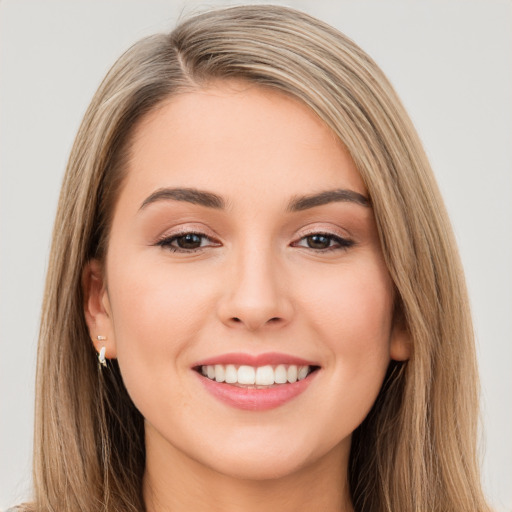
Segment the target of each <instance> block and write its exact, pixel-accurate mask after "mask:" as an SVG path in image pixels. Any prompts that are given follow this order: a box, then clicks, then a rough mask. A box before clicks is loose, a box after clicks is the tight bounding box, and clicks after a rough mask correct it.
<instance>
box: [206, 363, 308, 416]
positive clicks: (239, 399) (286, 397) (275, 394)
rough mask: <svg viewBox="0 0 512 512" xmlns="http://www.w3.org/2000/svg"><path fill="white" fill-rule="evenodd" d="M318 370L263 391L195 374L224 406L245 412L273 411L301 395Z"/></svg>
mask: <svg viewBox="0 0 512 512" xmlns="http://www.w3.org/2000/svg"><path fill="white" fill-rule="evenodd" d="M317 373H318V370H317V371H315V372H313V373H310V374H309V375H308V376H307V377H306V378H305V379H302V380H298V381H297V382H294V383H292V384H278V385H276V386H273V387H270V388H264V389H256V388H244V387H238V386H234V385H231V384H226V383H224V382H217V381H215V380H211V379H208V378H207V377H204V376H203V375H201V374H200V373H198V372H196V374H197V376H198V377H199V379H200V381H201V383H202V384H203V386H204V387H205V388H206V390H207V391H208V392H209V393H211V394H212V395H213V396H214V397H215V398H217V399H218V400H220V401H221V402H224V403H225V404H227V405H229V406H231V407H235V408H237V409H244V410H246V411H266V410H268V409H275V408H276V407H279V406H281V405H284V404H285V403H287V402H289V401H290V400H293V399H294V398H295V397H297V396H299V395H300V394H301V393H303V392H304V391H305V390H306V389H307V387H308V386H309V385H310V384H311V382H312V381H313V379H314V378H315V376H316V374H317Z"/></svg>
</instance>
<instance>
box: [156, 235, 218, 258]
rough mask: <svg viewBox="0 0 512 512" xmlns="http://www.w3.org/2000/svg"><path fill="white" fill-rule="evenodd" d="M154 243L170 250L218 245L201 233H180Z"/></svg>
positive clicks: (183, 250)
mask: <svg viewBox="0 0 512 512" xmlns="http://www.w3.org/2000/svg"><path fill="white" fill-rule="evenodd" d="M155 245H158V246H160V247H163V248H165V249H168V250H170V251H171V252H183V253H187V252H194V251H197V250H200V249H204V248H207V247H218V246H219V243H218V242H216V241H215V240H212V239H211V238H209V237H208V236H206V235H205V234H203V233H181V234H177V235H174V236H170V237H166V238H163V239H162V240H160V241H158V242H157V243H156V244H155Z"/></svg>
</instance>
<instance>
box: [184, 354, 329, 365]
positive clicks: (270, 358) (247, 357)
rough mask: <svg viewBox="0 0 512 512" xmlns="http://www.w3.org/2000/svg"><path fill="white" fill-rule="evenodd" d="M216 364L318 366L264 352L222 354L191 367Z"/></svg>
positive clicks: (284, 355) (304, 360) (293, 357)
mask: <svg viewBox="0 0 512 512" xmlns="http://www.w3.org/2000/svg"><path fill="white" fill-rule="evenodd" d="M216 364H223V365H227V364H234V365H246V366H255V367H256V366H265V365H278V364H288V365H290V364H295V365H297V366H319V365H318V364H317V363H314V362H311V361H308V360H306V359H302V358H301V357H296V356H291V355H289V354H281V353H279V352H266V353H264V354H245V353H243V352H232V353H228V354H222V355H218V356H214V357H210V358H208V359H202V360H201V361H198V362H197V363H195V364H194V365H193V367H197V366H210V365H216Z"/></svg>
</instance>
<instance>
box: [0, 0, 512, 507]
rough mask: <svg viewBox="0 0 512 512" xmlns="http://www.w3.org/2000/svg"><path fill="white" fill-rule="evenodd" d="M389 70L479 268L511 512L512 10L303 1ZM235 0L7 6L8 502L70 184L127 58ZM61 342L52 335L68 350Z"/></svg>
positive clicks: (497, 440)
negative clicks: (99, 107) (58, 213)
mask: <svg viewBox="0 0 512 512" xmlns="http://www.w3.org/2000/svg"><path fill="white" fill-rule="evenodd" d="M274 3H281V4H285V5H289V6H291V7H295V8H298V9H302V10H305V11H307V12H309V13H311V14H313V15H315V16H317V17H319V18H322V19H324V20H325V21H327V22H329V23H330V24H332V25H334V26H336V27H337V28H339V29H340V30H341V31H342V32H345V33H346V34H347V35H348V36H349V37H351V38H352V39H354V40H355V41H356V42H357V43H358V44H359V45H360V46H362V48H363V49H365V50H366V51H367V52H368V53H369V54H370V55H371V56H372V57H373V58H374V59H375V60H376V61H377V62H378V63H379V65H380V66H381V67H382V68H383V69H384V71H385V72H386V74H387V75H388V77H389V78H390V80H391V82H392V83H393V85H394V86H395V88H396V89H397V91H398V93H399V95H400V96H401V98H402V100H403V102H404V104H405V106H406V108H407V109H408V111H409V113H410V115H411V117H412V119H413V121H414V123H415V124H416V127H417V129H418V131H419V134H420V137H421V139H422V141H423V143H424V145H425V148H426V150H427V153H428V155H429V157H430V159H431V163H432V166H433V168H434V171H435V174H436V176H437V179H438V181H439V184H440V187H441V190H442V193H443V195H444V198H445V201H446V203H447V207H448V210H449V213H450V215H451V219H452V222H453V225H454V229H455V232H456V235H457V239H458V242H459V245H460V250H461V254H462V259H463V262H464V266H465V269H466V274H467V280H468V285H469V290H470V295H471V302H472V308H473V312H474V321H475V327H476V332H477V342H478V352H479V364H480V370H481V383H482V398H483V402H482V425H483V426H482V443H481V445H482V472H483V478H484V483H485V489H486V492H487V494H488V496H489V498H490V500H491V502H492V503H493V504H494V506H495V507H496V510H498V511H504V510H512V486H511V485H510V484H511V483H512V399H511V395H512V372H511V371H510V367H511V364H512V200H511V197H512V164H511V162H512V149H511V148H512V98H511V94H512V3H511V2H510V1H505V0H503V1H499V0H479V1H471V0H438V1H435V0H421V1H420V0H375V1H370V0H340V1H325V0H324V1H322V0H309V1H307V0H303V1H299V0H297V1H293V0H288V1H287V2H274ZM219 4H223V5H227V4H232V2H217V1H209V2H183V1H179V2H172V1H148V0H138V1H136V0H117V1H114V0H83V1H78V0H34V1H26V0H3V1H1V2H0V171H1V174H0V244H1V245H0V329H1V330H0V343H1V350H0V509H1V508H4V507H7V506H8V505H11V504H13V503H16V502H19V501H20V500H22V499H26V498H28V497H29V496H30V465H31V461H30V459H31V449H32V424H33V399H34V373H35V358H36V340H37V332H38V321H39V313H40V305H41V298H42V287H43V281H44V275H45V268H46V265H47V260H48V251H49V240H50V232H51V227H52V222H53V217H54V213H55V209H56V202H57V196H58V191H59V186H60V182H61V179H62V175H63V172H64V169H65V164H66V160H67V156H68V154H69V151H70V148H71V145H72V141H73V138H74V136H75V133H76V131H77V128H78V125H79V122H80V120H81V117H82V115H83V114H84V112H85V109H86V106H87V104H88V102H89V101H90V99H91V98H92V95H93V93H94V91H95V89H96V87H97V86H98V84H99V82H100V80H101V79H102V77H103V76H104V74H105V73H106V71H107V70H108V68H109V67H110V66H111V64H112V63H113V62H114V60H115V59H116V58H117V57H118V56H119V55H120V54H121V53H122V52H123V51H124V50H125V49H126V48H127V47H128V46H130V45H131V44H132V43H133V42H135V41H136V40H138V39H139V38H141V37H143V36H145V35H148V34H151V33H154V32H158V31H164V30H165V31H167V30H169V29H170V28H172V27H173V26H174V24H175V22H176V20H177V19H178V18H179V17H180V16H183V15H186V14H187V13H190V12H193V11H197V10H204V9H206V8H208V7H211V6H215V5H219ZM58 349H59V340H58V339H55V350H56V351H57V350H58Z"/></svg>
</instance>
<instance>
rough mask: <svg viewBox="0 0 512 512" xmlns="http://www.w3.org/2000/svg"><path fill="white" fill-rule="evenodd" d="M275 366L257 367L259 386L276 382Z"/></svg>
mask: <svg viewBox="0 0 512 512" xmlns="http://www.w3.org/2000/svg"><path fill="white" fill-rule="evenodd" d="M274 380H275V376H274V368H272V366H260V367H259V368H257V369H256V384H258V386H271V385H272V384H274Z"/></svg>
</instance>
